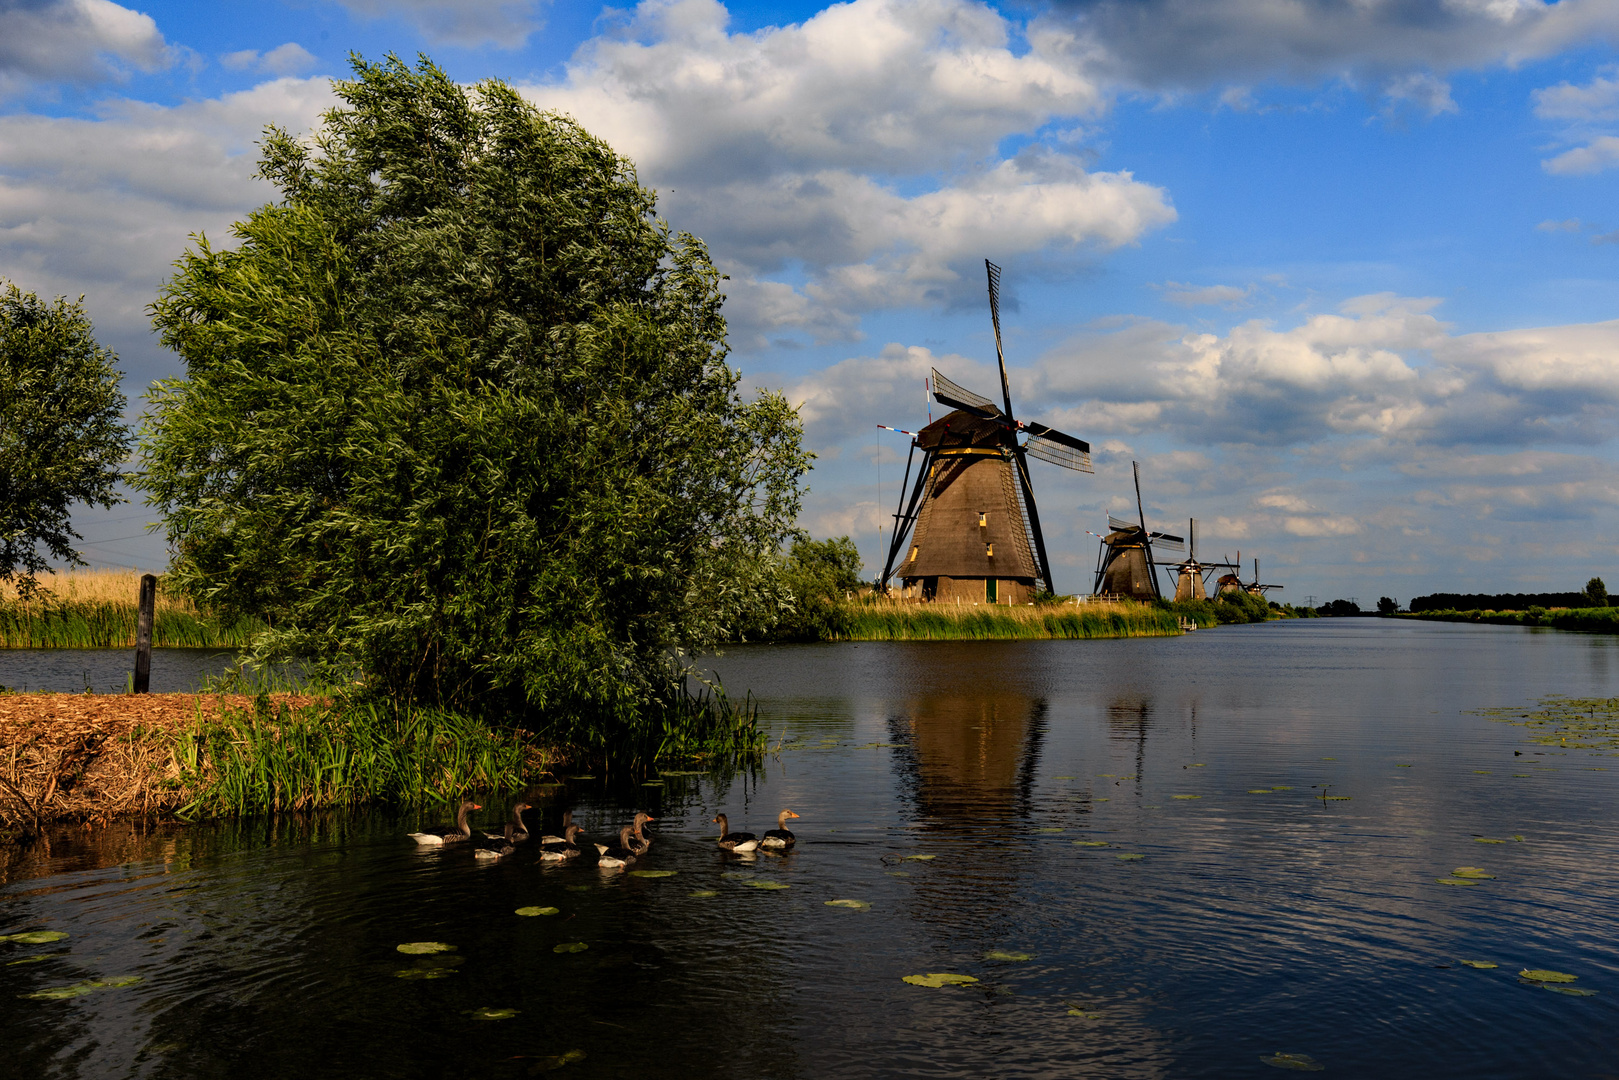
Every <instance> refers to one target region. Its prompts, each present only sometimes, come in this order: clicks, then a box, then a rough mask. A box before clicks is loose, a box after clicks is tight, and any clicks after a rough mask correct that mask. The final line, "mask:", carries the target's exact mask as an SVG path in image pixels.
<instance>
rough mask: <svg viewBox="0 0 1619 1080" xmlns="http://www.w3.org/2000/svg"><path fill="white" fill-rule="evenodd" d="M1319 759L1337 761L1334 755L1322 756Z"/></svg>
mask: <svg viewBox="0 0 1619 1080" xmlns="http://www.w3.org/2000/svg"><path fill="white" fill-rule="evenodd" d="M1321 760H1322V761H1337V760H1338V759H1337V758H1335V757H1324V758H1322V759H1321Z"/></svg>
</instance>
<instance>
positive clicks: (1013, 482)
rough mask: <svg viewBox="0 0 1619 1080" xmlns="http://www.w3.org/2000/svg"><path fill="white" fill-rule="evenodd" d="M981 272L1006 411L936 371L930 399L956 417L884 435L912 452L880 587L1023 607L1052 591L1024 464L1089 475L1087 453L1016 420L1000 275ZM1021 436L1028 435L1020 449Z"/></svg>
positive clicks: (1057, 434) (1048, 430)
mask: <svg viewBox="0 0 1619 1080" xmlns="http://www.w3.org/2000/svg"><path fill="white" fill-rule="evenodd" d="M984 269H985V272H986V273H987V275H988V277H989V317H990V323H991V324H992V325H993V326H994V328H995V360H996V362H997V363H998V364H999V365H1000V370H1001V401H1002V403H1003V404H1002V405H1000V406H998V405H996V404H995V403H994V402H993V401H991V400H989V399H988V398H986V397H982V396H980V395H978V394H975V393H973V392H972V391H970V390H966V389H963V388H962V387H960V386H957V385H956V384H955V383H953V382H951V381H950V380H949V379H947V378H945V377H944V376H943V375H941V374H939V372H938V371H937V370H935V371H934V372H933V399H934V400H935V401H937V402H939V404H941V405H948V406H949V407H950V408H951V410H952V411H951V412H949V413H947V414H945V415H944V416H942V417H940V418H939V419H938V420H935V421H933V422H932V423H930V424H928V426H927V427H925V428H923V429H922V430H921V431H918V432H915V433H914V434H913V433H911V432H905V431H901V429H898V428H889V429H888V430H890V431H901V434H907V435H911V436H912V438H911V454H910V456H909V457H907V458H906V460H905V480H904V481H903V482H902V483H901V487H900V504H899V507H898V509H897V511H896V512H895V514H894V532H893V539H892V541H891V542H890V544H889V548H888V559H887V561H886V562H885V563H884V565H883V574H882V577H881V578H880V579H879V580H878V586H879V588H883V589H886V588H887V586H888V582H889V581H890V580H891V579H892V578H896V577H897V578H899V580H900V581H901V582H902V584H903V587H904V589H905V591H906V592H907V593H908V594H911V595H916V596H919V597H920V598H922V599H928V600H957V601H965V602H971V603H979V602H984V603H991V604H1011V603H1025V602H1027V601H1029V600H1032V599H1033V597H1034V590H1035V585H1036V583H1039V584H1042V585H1044V587H1045V588H1046V590H1047V591H1052V584H1051V564H1050V561H1049V560H1048V559H1047V558H1046V542H1045V537H1044V536H1043V535H1042V533H1041V531H1040V513H1039V510H1038V509H1037V508H1036V507H1035V502H1034V487H1033V485H1032V484H1031V483H1030V482H1029V465H1028V459H1029V458H1030V457H1035V458H1038V459H1040V460H1041V461H1045V462H1049V463H1051V464H1053V465H1061V466H1062V467H1063V468H1065V469H1073V470H1075V471H1076V472H1090V471H1091V454H1090V450H1091V447H1090V444H1089V443H1087V442H1085V441H1084V440H1082V439H1076V438H1074V437H1073V436H1072V435H1066V434H1064V433H1063V432H1061V431H1058V430H1056V429H1055V428H1052V427H1047V426H1046V425H1045V424H1041V423H1037V422H1035V421H1023V420H1017V419H1015V418H1014V417H1013V415H1012V388H1011V383H1010V382H1009V381H1008V379H1007V376H1006V354H1005V352H1004V351H1003V350H1002V348H1001V268H1000V267H998V266H996V265H995V264H994V263H992V262H990V261H989V260H988V259H985V260H984ZM879 426H882V425H879ZM1020 432H1021V433H1023V434H1024V435H1025V436H1026V439H1025V440H1024V441H1022V442H1019V441H1018V434H1019V433H1020ZM918 450H920V451H921V452H922V463H921V468H920V470H919V471H918V472H917V475H916V483H915V485H914V486H912V485H911V482H910V481H911V465H912V462H913V460H914V458H915V456H916V452H917V451H918ZM907 487H909V488H910V490H909V493H908V494H907V492H906V488H907ZM907 538H909V542H910V550H909V551H908V552H907V551H906V541H907ZM902 553H903V554H904V558H903V560H901V559H900V556H901V554H902ZM896 564H897V565H896Z"/></svg>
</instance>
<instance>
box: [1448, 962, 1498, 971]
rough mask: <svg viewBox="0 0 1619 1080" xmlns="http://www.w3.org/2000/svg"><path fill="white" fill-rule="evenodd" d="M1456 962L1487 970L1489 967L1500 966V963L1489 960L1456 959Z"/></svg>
mask: <svg viewBox="0 0 1619 1080" xmlns="http://www.w3.org/2000/svg"><path fill="white" fill-rule="evenodd" d="M1456 962H1457V963H1458V964H1460V965H1462V966H1463V967H1470V968H1477V969H1478V970H1480V971H1489V970H1490V969H1491V968H1498V967H1500V966H1501V965H1500V964H1496V963H1492V962H1491V961H1489V960H1458V961H1456Z"/></svg>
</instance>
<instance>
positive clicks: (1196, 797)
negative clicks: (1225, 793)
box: [1170, 795, 1203, 799]
mask: <svg viewBox="0 0 1619 1080" xmlns="http://www.w3.org/2000/svg"><path fill="white" fill-rule="evenodd" d="M1202 797H1203V796H1201V795H1171V796H1170V798H1171V799H1201V798H1202Z"/></svg>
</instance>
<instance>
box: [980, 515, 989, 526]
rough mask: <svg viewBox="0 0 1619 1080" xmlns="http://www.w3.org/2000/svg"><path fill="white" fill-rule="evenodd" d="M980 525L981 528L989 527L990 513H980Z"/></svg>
mask: <svg viewBox="0 0 1619 1080" xmlns="http://www.w3.org/2000/svg"><path fill="white" fill-rule="evenodd" d="M978 527H979V528H980V529H987V528H989V515H988V514H979V515H978Z"/></svg>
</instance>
